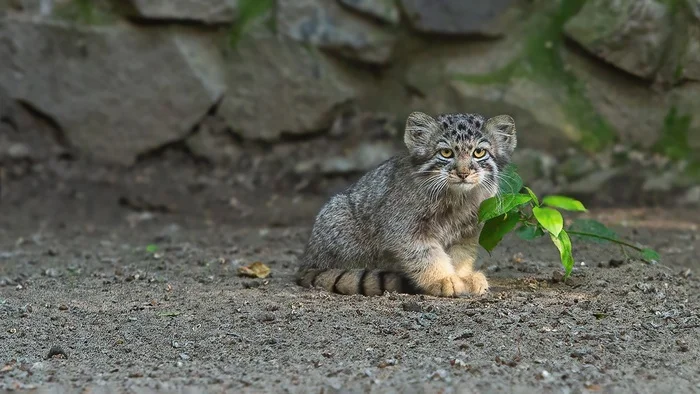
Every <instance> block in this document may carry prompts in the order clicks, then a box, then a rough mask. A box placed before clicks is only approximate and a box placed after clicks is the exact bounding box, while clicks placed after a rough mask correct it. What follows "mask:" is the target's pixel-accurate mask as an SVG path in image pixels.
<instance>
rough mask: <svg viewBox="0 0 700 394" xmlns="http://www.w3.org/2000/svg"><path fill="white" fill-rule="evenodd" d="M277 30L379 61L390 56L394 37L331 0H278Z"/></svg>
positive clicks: (329, 48)
mask: <svg viewBox="0 0 700 394" xmlns="http://www.w3.org/2000/svg"><path fill="white" fill-rule="evenodd" d="M277 29H278V31H279V32H281V33H283V34H285V35H287V36H288V37H291V38H293V39H294V40H297V41H300V42H305V43H309V44H312V45H315V46H318V47H320V48H324V49H328V50H331V51H334V52H337V53H339V54H341V55H343V56H346V57H349V58H353V59H357V60H360V61H363V62H368V63H376V64H382V63H386V62H388V61H389V58H390V57H391V54H392V50H393V47H394V44H395V42H396V36H395V35H394V34H392V33H389V32H387V31H386V30H384V29H383V28H382V27H381V26H379V25H377V24H375V23H372V22H371V21H368V20H367V19H366V18H363V17H361V16H359V15H357V14H356V13H353V12H350V11H348V10H345V9H344V8H343V7H342V6H340V4H338V3H337V2H335V1H332V0H278V2H277Z"/></svg>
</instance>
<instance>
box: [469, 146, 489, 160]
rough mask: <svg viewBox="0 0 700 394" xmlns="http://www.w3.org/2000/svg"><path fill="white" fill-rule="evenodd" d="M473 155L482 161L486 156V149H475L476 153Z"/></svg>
mask: <svg viewBox="0 0 700 394" xmlns="http://www.w3.org/2000/svg"><path fill="white" fill-rule="evenodd" d="M472 155H473V156H474V157H475V158H477V159H481V158H482V157H484V156H486V149H481V148H479V149H474V153H472Z"/></svg>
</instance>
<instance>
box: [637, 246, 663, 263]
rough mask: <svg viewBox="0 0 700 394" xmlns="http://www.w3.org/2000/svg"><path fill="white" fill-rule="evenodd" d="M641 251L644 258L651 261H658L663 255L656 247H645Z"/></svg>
mask: <svg viewBox="0 0 700 394" xmlns="http://www.w3.org/2000/svg"><path fill="white" fill-rule="evenodd" d="M641 253H642V258H643V259H644V260H646V261H648V262H650V263H658V262H659V261H660V260H661V256H660V255H659V253H658V252H657V251H655V250H654V249H649V248H644V249H642V251H641Z"/></svg>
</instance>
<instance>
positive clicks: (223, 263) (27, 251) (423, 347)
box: [0, 181, 700, 393]
mask: <svg viewBox="0 0 700 394" xmlns="http://www.w3.org/2000/svg"><path fill="white" fill-rule="evenodd" d="M81 187H82V186H81ZM81 187H74V186H70V187H66V186H65V185H63V186H61V185H58V186H57V185H54V184H51V185H49V184H47V183H45V182H44V183H42V182H40V181H31V182H29V181H22V182H16V183H14V184H10V185H9V188H7V189H6V190H5V193H6V194H5V199H4V200H3V202H2V205H0V212H1V214H0V389H6V390H7V389H9V390H12V389H29V388H38V389H39V390H38V391H40V392H42V391H46V392H64V391H65V392H68V391H76V389H79V388H80V389H84V388H87V389H89V391H93V392H121V391H134V392H135V391H139V392H142V391H146V390H145V389H150V391H151V392H175V391H176V392H181V391H182V390H183V389H184V388H188V389H189V390H190V392H199V391H202V390H204V388H208V389H209V390H212V389H218V390H220V391H223V390H230V391H231V392H234V391H235V392H261V391H265V392H322V393H328V392H445V393H448V392H480V393H489V392H494V393H495V392H538V393H540V392H556V393H560V392H566V393H569V392H571V393H583V392H611V393H612V392H614V393H623V392H624V393H627V392H629V393H631V392H635V393H642V392H648V393H661V392H663V393H671V392H674V393H691V392H699V391H700V363H698V361H697V360H698V358H699V357H700V335H699V334H700V315H699V313H700V312H698V311H699V310H700V291H699V290H700V280H698V270H699V269H700V265H699V264H698V250H700V237H699V236H698V231H697V228H698V225H699V223H700V220H698V219H699V218H700V215H699V214H698V213H697V211H689V210H687V211H683V210H679V209H628V210H614V211H613V210H602V209H597V210H596V209H592V210H591V214H592V215H595V216H596V217H599V218H603V219H604V220H605V221H607V222H608V223H609V224H611V225H613V226H614V227H615V228H616V229H617V230H618V231H619V232H620V233H621V234H622V235H624V236H626V237H628V238H631V239H633V240H634V241H637V242H640V243H642V244H644V245H648V246H651V247H654V248H656V249H657V250H659V251H660V252H661V253H662V256H663V261H662V264H658V265H648V264H645V263H643V262H640V261H634V260H624V259H622V256H621V254H620V251H619V250H618V249H616V248H614V247H612V246H601V245H597V244H592V245H588V244H582V243H578V244H575V245H574V248H575V249H574V252H575V258H576V261H577V266H576V269H575V272H574V274H573V278H572V279H571V280H570V281H569V282H567V283H561V282H559V281H556V280H555V279H553V278H556V277H557V274H558V273H559V272H560V267H559V262H558V260H557V252H556V250H555V249H554V247H553V246H552V245H550V244H548V243H547V242H546V241H547V240H540V241H537V242H532V243H526V242H524V241H521V240H519V239H517V238H515V237H508V238H507V239H506V240H505V242H504V244H503V245H501V246H500V247H499V248H497V250H496V251H495V252H494V254H493V255H492V256H488V255H487V254H486V253H483V259H482V267H483V269H484V270H486V271H487V276H488V277H489V278H490V279H491V283H492V286H493V287H492V290H491V291H490V292H489V293H488V294H487V295H485V296H482V297H467V298H461V299H439V298H432V297H422V296H408V295H401V294H386V295H384V296H381V297H372V298H367V297H362V296H351V297H349V296H339V295H332V294H327V293H324V292H322V291H318V290H308V289H302V288H299V287H297V286H295V285H294V284H293V281H292V278H293V274H294V270H295V267H296V264H297V259H298V257H299V255H300V253H301V251H302V248H303V246H304V242H305V240H306V237H307V235H308V233H309V231H310V225H311V220H312V219H313V216H314V215H315V213H316V210H317V209H318V208H319V205H320V204H321V203H322V202H323V200H324V199H325V196H321V195H319V196H316V197H314V196H306V197H304V198H299V196H297V197H294V198H285V197H279V196H268V195H265V196H264V197H265V198H260V197H261V196H260V195H258V196H255V195H252V196H248V198H247V199H246V198H245V196H239V198H237V199H229V197H228V195H227V197H226V198H225V199H224V200H225V201H226V204H225V205H226V207H227V209H228V211H226V210H219V211H217V210H216V209H210V208H211V207H212V206H214V207H217V206H219V205H221V204H219V205H217V204H215V203H211V201H213V200H212V199H213V197H211V196H209V197H206V196H201V195H200V196H198V197H193V196H189V197H187V198H189V199H190V200H187V201H188V202H187V203H186V204H184V205H185V206H188V207H190V208H191V209H189V211H188V210H182V209H181V210H178V211H177V212H174V213H168V210H166V209H160V210H159V209H156V208H153V205H151V206H149V207H150V209H146V211H143V210H141V211H135V210H134V209H135V208H134V204H129V203H124V199H123V198H119V201H121V202H122V204H121V205H119V204H117V203H116V202H117V199H118V198H117V197H119V196H120V195H121V194H119V191H115V190H114V189H113V188H112V186H109V187H108V186H104V185H100V186H94V185H93V186H90V187H91V188H82V189H81ZM211 193H213V195H216V194H217V193H218V192H217V191H216V190H212V192H211ZM205 194H206V193H205ZM149 195H150V194H149ZM170 197H172V198H173V199H177V198H179V197H177V196H175V195H172V196H170ZM210 197H211V198H210ZM219 200H221V199H220V198H219V199H216V201H219ZM271 201H272V202H273V203H271ZM256 204H257V205H256ZM182 205H183V204H181V206H182ZM157 206H160V205H156V207H157ZM202 207H208V208H207V209H204V208H202ZM241 207H244V208H241ZM147 208H148V207H147ZM242 210H243V211H246V212H248V214H245V215H244V214H241V213H240V212H241V211H242ZM205 211H206V214H204V212H205ZM229 211H230V212H229ZM217 212H218V213H217ZM225 212H229V213H225ZM198 213H199V214H198ZM149 245H150V246H149ZM254 261H261V262H263V263H265V264H266V265H268V266H269V267H270V268H271V270H272V271H271V272H272V273H271V275H270V277H268V278H265V279H251V278H244V277H240V276H238V274H237V270H238V268H239V267H240V266H242V265H246V264H250V263H252V262H254ZM50 353H51V354H52V357H50V358H49V357H48V355H49V354H50Z"/></svg>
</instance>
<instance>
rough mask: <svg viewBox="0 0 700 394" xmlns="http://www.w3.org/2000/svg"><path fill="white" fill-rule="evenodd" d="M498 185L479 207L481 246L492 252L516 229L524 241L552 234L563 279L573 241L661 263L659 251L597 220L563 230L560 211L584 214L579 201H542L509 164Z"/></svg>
mask: <svg viewBox="0 0 700 394" xmlns="http://www.w3.org/2000/svg"><path fill="white" fill-rule="evenodd" d="M499 183H500V191H499V194H498V195H497V196H495V197H491V198H489V199H487V200H485V201H484V202H483V203H482V204H481V206H480V208H479V221H480V222H484V228H483V229H482V231H481V234H480V236H479V244H481V246H482V247H483V248H484V249H486V250H487V251H488V252H489V253H491V251H493V249H494V248H495V247H496V246H497V245H498V244H499V243H500V242H501V240H502V239H503V237H504V236H505V235H506V234H508V233H509V232H511V231H513V230H515V232H516V234H517V235H518V236H520V238H522V239H525V240H533V239H536V238H539V237H542V236H545V235H549V237H550V238H551V240H552V243H554V246H556V248H557V249H558V250H559V256H560V258H561V263H562V266H564V269H565V271H566V273H565V275H564V278H568V277H569V276H570V275H571V270H572V269H573V268H574V256H573V252H572V245H571V239H572V238H575V239H581V240H585V241H592V242H597V243H610V242H612V243H615V244H617V245H619V246H620V248H621V250H622V253H623V254H624V255H625V256H628V253H627V250H628V249H631V250H633V251H634V252H635V253H637V254H639V256H640V257H641V259H643V260H645V261H647V262H650V263H654V262H658V261H659V260H660V257H659V254H658V253H657V252H656V251H654V250H652V249H649V248H643V247H639V246H636V245H634V244H632V243H630V242H627V241H624V240H621V239H619V238H618V236H617V234H615V232H614V231H612V230H611V229H609V228H608V227H606V226H605V225H604V224H603V223H600V222H598V221H596V220H592V219H578V220H575V221H574V222H573V223H572V224H571V225H570V226H569V227H568V228H564V217H563V216H562V214H561V212H560V211H559V210H565V211H575V212H583V211H586V207H584V206H583V204H582V203H581V202H580V201H578V200H575V199H573V198H570V197H565V196H547V197H545V198H543V199H542V201H540V200H539V199H538V198H537V195H536V194H535V193H534V192H533V191H532V190H531V189H530V188H528V187H525V186H524V185H523V180H522V178H520V175H518V173H517V171H516V168H515V166H514V165H509V166H508V167H507V168H506V169H505V171H504V172H503V173H502V174H500V182H499Z"/></svg>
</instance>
